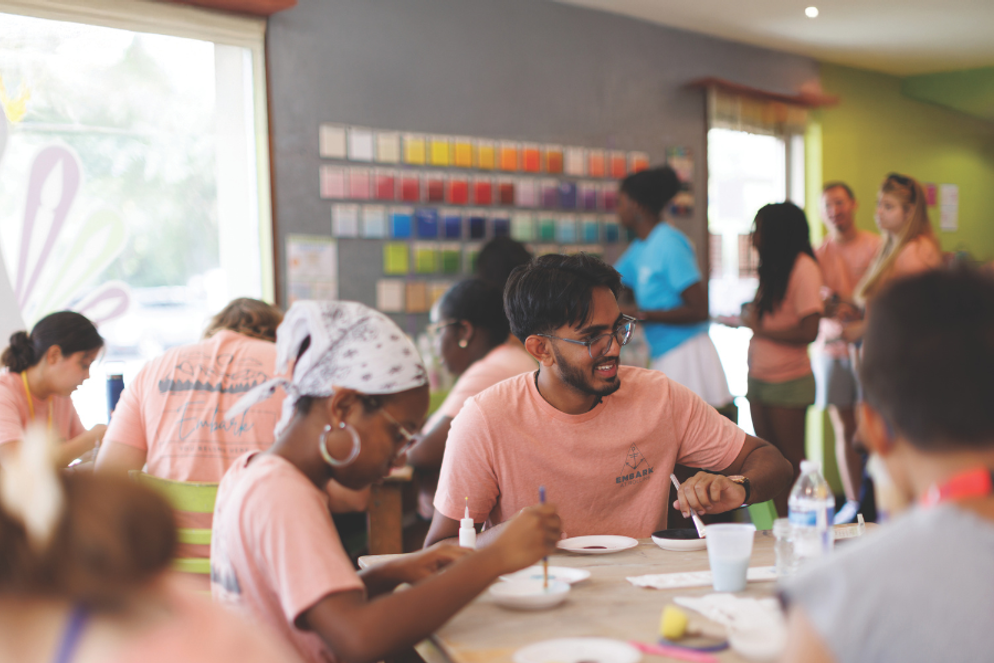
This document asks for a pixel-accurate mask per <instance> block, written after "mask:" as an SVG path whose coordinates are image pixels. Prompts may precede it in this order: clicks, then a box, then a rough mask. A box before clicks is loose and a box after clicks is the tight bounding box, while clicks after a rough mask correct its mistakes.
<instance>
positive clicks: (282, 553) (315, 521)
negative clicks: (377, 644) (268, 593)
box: [241, 478, 365, 624]
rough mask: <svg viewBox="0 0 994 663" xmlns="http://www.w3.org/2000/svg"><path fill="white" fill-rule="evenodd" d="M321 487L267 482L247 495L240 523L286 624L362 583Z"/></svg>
mask: <svg viewBox="0 0 994 663" xmlns="http://www.w3.org/2000/svg"><path fill="white" fill-rule="evenodd" d="M323 495H324V494H323V493H322V492H321V491H318V490H316V489H315V488H314V487H313V486H311V485H309V484H305V483H304V482H303V481H291V480H287V479H285V478H281V479H280V480H278V481H268V482H265V483H263V484H261V485H260V486H259V487H258V488H257V489H255V490H252V491H251V492H250V493H249V494H248V495H247V496H246V498H245V505H244V508H243V510H242V518H241V520H242V525H241V526H242V527H245V528H246V529H248V534H247V536H246V543H248V544H249V545H251V546H252V547H253V549H254V550H253V551H249V554H253V555H255V556H257V557H258V558H259V559H258V567H259V568H260V569H263V573H264V574H266V575H267V576H268V577H267V578H266V584H267V585H268V586H269V587H270V588H271V589H272V591H274V592H275V593H276V595H277V597H278V600H279V602H280V607H281V608H282V610H283V615H284V617H285V618H286V620H287V623H289V624H294V623H295V622H296V620H297V618H299V617H300V616H301V615H302V614H303V613H305V612H307V610H309V609H310V608H312V607H314V606H315V605H316V604H317V603H319V602H320V601H321V599H323V598H324V597H326V596H328V595H330V594H336V593H339V592H345V591H353V590H362V591H365V585H364V584H363V582H362V580H361V579H360V578H359V576H358V575H357V574H356V572H355V570H354V569H353V568H352V562H351V560H350V559H349V557H348V555H347V554H346V553H345V549H344V548H343V546H342V542H341V540H340V539H339V538H338V532H337V530H336V529H335V525H334V523H333V522H332V520H331V514H330V513H329V511H328V504H327V501H326V500H325V498H324V497H323Z"/></svg>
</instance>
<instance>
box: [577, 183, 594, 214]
mask: <svg viewBox="0 0 994 663" xmlns="http://www.w3.org/2000/svg"><path fill="white" fill-rule="evenodd" d="M598 189H599V186H598V185H597V183H596V182H580V191H579V198H580V200H579V202H580V209H583V210H587V211H593V210H596V209H597V191H598Z"/></svg>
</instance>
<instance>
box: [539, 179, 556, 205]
mask: <svg viewBox="0 0 994 663" xmlns="http://www.w3.org/2000/svg"><path fill="white" fill-rule="evenodd" d="M538 188H539V205H541V206H542V207H545V208H547V209H555V208H556V207H557V206H558V205H559V180H541V181H540V182H539V184H538Z"/></svg>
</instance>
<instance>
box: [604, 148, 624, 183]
mask: <svg viewBox="0 0 994 663" xmlns="http://www.w3.org/2000/svg"><path fill="white" fill-rule="evenodd" d="M608 165H609V168H610V172H611V177H613V178H614V179H616V180H620V179H622V178H624V177H625V176H626V175H628V157H627V156H626V155H625V153H624V152H611V153H610V154H609V155H608Z"/></svg>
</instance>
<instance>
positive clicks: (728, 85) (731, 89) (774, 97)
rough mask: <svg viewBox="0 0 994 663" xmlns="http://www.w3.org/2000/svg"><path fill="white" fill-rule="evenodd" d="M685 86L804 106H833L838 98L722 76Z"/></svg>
mask: <svg viewBox="0 0 994 663" xmlns="http://www.w3.org/2000/svg"><path fill="white" fill-rule="evenodd" d="M687 87H690V88H701V89H708V88H716V89H718V90H720V91H721V92H726V93H728V94H737V95H740V96H743V97H749V98H751V99H758V100H760V101H776V102H780V103H782V104H790V105H792V106H802V107H804V108H821V107H822V106H834V105H835V104H837V103H839V98H838V97H837V96H832V95H828V94H822V93H821V92H808V91H801V92H799V93H797V94H794V95H790V94H780V93H778V92H769V91H767V90H761V89H759V88H755V87H750V86H748V85H741V84H739V83H733V82H732V81H726V80H724V79H723V78H714V77H708V78H698V79H696V80H693V81H691V82H690V83H688V84H687Z"/></svg>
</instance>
